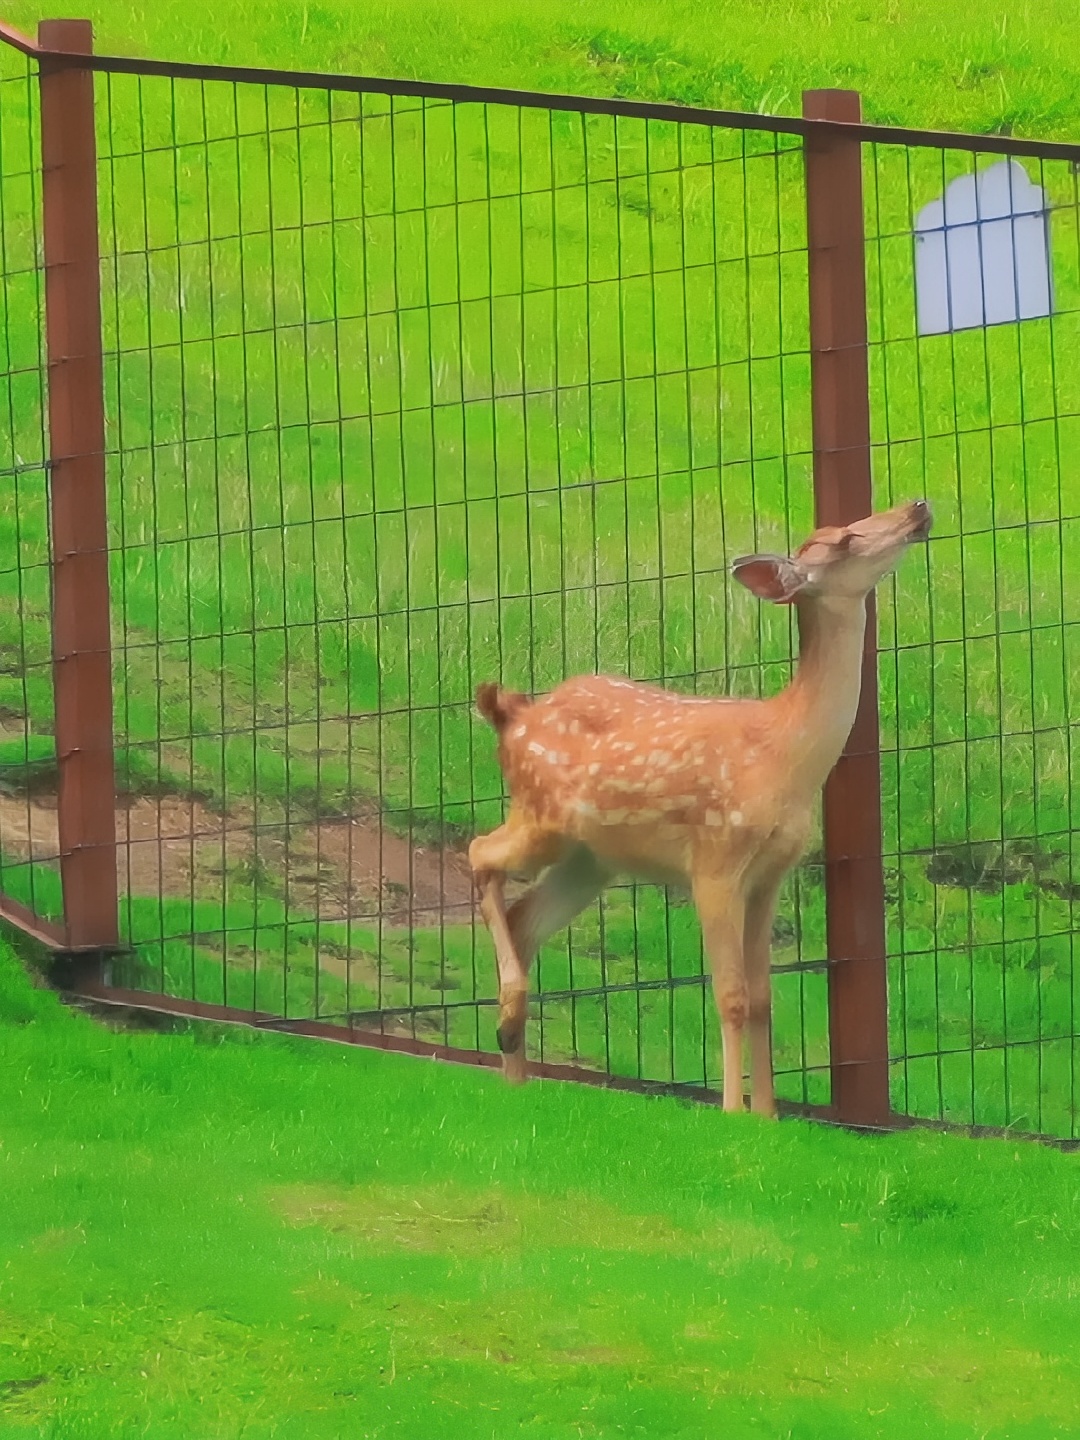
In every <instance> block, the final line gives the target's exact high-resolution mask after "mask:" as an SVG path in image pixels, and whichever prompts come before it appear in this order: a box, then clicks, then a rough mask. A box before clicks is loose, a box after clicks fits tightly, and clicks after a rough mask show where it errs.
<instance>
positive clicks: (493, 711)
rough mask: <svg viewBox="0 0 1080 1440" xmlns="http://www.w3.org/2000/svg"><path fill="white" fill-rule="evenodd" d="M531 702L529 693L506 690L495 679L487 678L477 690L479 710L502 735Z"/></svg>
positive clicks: (477, 706)
mask: <svg viewBox="0 0 1080 1440" xmlns="http://www.w3.org/2000/svg"><path fill="white" fill-rule="evenodd" d="M529 703H530V701H529V697H528V696H527V695H522V694H521V692H520V691H518V690H504V689H503V688H502V686H501V685H496V683H495V682H494V681H493V680H485V682H484V683H483V685H479V686H478V687H477V690H476V708H477V710H479V711H480V714H481V715H482V716H483V717H484V719H485V720H486V721H487V722H488V724H489V725H492V726H494V728H495V730H496V731H497V732H498V733H499V734H500V735H501V734H502V732H503V731H504V730H505V729H506V727H507V726H508V725H509V724H510V723H511V722H512V721H513V719H514V717H515V716H516V715H517V714H518V713H519V711H521V710H524V709H525V708H526V706H527V705H528V704H529Z"/></svg>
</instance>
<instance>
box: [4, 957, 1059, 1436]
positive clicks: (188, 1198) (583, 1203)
mask: <svg viewBox="0 0 1080 1440" xmlns="http://www.w3.org/2000/svg"><path fill="white" fill-rule="evenodd" d="M0 1115H2V1116H3V1120H2V1126H0V1194H2V1196H3V1203H2V1205H0V1435H2V1436H3V1437H5V1440H7V1437H13V1440H14V1437H26V1440H29V1437H41V1440H45V1437H50V1440H74V1437H79V1440H99V1437H103V1436H106V1435H108V1436H118V1437H119V1436H125V1437H126V1436H129V1435H130V1436H135V1435H139V1436H148V1437H183V1440H211V1437H212V1440H226V1437H229V1440H231V1437H240V1436H243V1437H244V1440H258V1437H263V1436H267V1437H269V1436H275V1437H286V1436H288V1437H298V1440H319V1437H328V1440H338V1437H344V1436H350V1437H352V1436H356V1437H360V1436H363V1437H372V1440H373V1437H381V1436H400V1437H406V1436H407V1437H415V1440H430V1437H440V1440H442V1437H458V1436H460V1437H462V1440H483V1437H488V1436H502V1435H504V1434H514V1435H522V1436H527V1437H535V1440H563V1437H565V1440H579V1437H597V1440H600V1437H603V1440H609V1437H615V1436H640V1437H648V1440H656V1437H664V1436H682V1437H687V1440H691V1437H692V1440H698V1437H701V1436H705V1435H722V1436H724V1437H732V1440H735V1437H739V1440H741V1437H744V1436H746V1437H750V1436H753V1437H763V1436H768V1437H770V1440H773V1437H776V1440H779V1437H793V1440H809V1437H821V1440H848V1437H850V1440H856V1437H858V1440H874V1437H897V1440H911V1437H917V1436H932V1437H934V1440H953V1437H955V1440H961V1437H963V1440H968V1437H971V1440H976V1437H978V1440H1006V1437H1008V1440H1019V1437H1025V1440H1062V1437H1066V1436H1074V1435H1078V1434H1080V1420H1078V1419H1077V1403H1076V1400H1077V1395H1078V1393H1080V1341H1078V1339H1077V1336H1078V1333H1080V1325H1078V1321H1080V1299H1078V1282H1077V1269H1076V1255H1077V1253H1078V1252H1077V1247H1078V1244H1080V1199H1078V1191H1077V1169H1076V1167H1077V1160H1076V1157H1075V1156H1073V1155H1066V1154H1061V1153H1058V1152H1057V1151H1054V1150H1049V1149H1043V1148H1040V1147H1037V1146H1035V1145H1032V1144H1025V1143H1022V1142H1016V1143H1011V1142H1008V1141H984V1142H974V1141H968V1140H965V1139H960V1138H956V1137H952V1136H943V1135H938V1134H932V1133H921V1134H915V1133H909V1134H905V1135H895V1136H890V1137H885V1138H860V1137H856V1136H853V1135H850V1134H845V1133H842V1132H837V1131H831V1130H828V1129H825V1128H818V1127H813V1126H811V1125H808V1124H804V1123H796V1122H781V1123H780V1124H769V1123H764V1122H761V1121H759V1120H757V1119H756V1118H753V1117H749V1116H747V1117H725V1116H724V1115H723V1114H721V1113H718V1112H716V1111H714V1110H712V1109H704V1108H695V1107H693V1106H686V1105H680V1104H677V1103H675V1102H672V1101H667V1100H649V1099H643V1098H638V1097H634V1096H627V1095H619V1094H614V1093H607V1092H601V1091H594V1090H591V1089H585V1088H583V1087H576V1086H566V1085H559V1084H555V1083H544V1084H533V1085H531V1086H529V1087H527V1088H525V1089H524V1090H522V1091H511V1090H508V1089H505V1088H504V1087H503V1085H502V1084H501V1082H500V1080H499V1078H498V1077H497V1076H496V1075H493V1074H488V1073H478V1072H475V1071H472V1070H464V1069H456V1068H451V1067H447V1066H443V1065H439V1064H436V1063H431V1062H427V1061H419V1060H413V1059H407V1058H403V1057H396V1056H392V1055H382V1054H374V1053H370V1052H364V1051H350V1050H348V1049H346V1048H345V1047H341V1048H338V1047H336V1046H331V1045H320V1044H317V1043H313V1042H297V1041H292V1040H289V1039H286V1038H282V1037H278V1036H270V1035H252V1034H251V1033H250V1032H247V1031H241V1030H236V1031H230V1032H225V1031H221V1030H216V1029H201V1028H200V1029H194V1030H190V1031H181V1032H177V1033H146V1032H125V1031H122V1030H116V1029H110V1028H106V1027H104V1026H103V1025H101V1024H100V1023H99V1022H97V1021H95V1020H92V1019H90V1018H88V1017H86V1016H83V1015H79V1014H72V1013H70V1012H68V1011H66V1010H65V1009H64V1008H63V1007H62V1006H61V1005H60V1004H59V1003H58V1001H57V1000H56V999H55V997H54V996H53V995H51V994H50V993H48V992H46V991H43V990H41V989H40V988H32V987H31V986H30V984H29V983H28V981H27V979H26V973H25V971H24V969H23V968H22V965H21V962H20V961H19V960H18V959H16V957H15V956H14V955H13V954H12V953H11V952H10V951H9V950H7V949H4V950H3V951H2V952H0Z"/></svg>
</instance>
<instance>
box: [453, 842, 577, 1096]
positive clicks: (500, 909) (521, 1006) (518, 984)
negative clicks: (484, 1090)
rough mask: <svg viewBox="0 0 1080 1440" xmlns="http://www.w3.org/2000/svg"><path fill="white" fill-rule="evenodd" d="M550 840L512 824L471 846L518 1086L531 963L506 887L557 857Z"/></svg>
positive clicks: (501, 1038)
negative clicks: (521, 946) (513, 922)
mask: <svg viewBox="0 0 1080 1440" xmlns="http://www.w3.org/2000/svg"><path fill="white" fill-rule="evenodd" d="M558 849H559V847H558V846H557V845H553V839H552V837H551V836H548V835H545V834H544V833H543V832H542V831H539V830H537V829H535V828H534V827H532V826H530V825H528V824H524V823H516V824H515V823H514V822H513V821H512V820H511V821H507V823H506V824H505V825H500V826H499V828H498V829H497V830H493V831H492V832H491V834H490V835H481V836H479V837H478V838H477V839H476V840H474V841H473V842H472V844H471V845H470V846H469V864H470V865H471V866H472V871H473V879H474V881H475V883H476V888H477V890H478V891H479V893H480V913H481V914H482V915H483V917H484V922H485V924H486V925H487V927H488V929H489V930H490V931H491V938H492V940H493V942H494V944H495V962H496V964H497V966H498V971H499V1028H498V1030H497V1031H496V1039H497V1040H498V1044H499V1049H500V1050H501V1051H502V1057H503V1075H504V1077H505V1078H506V1079H507V1080H509V1081H511V1082H512V1083H514V1084H520V1083H521V1082H522V1081H523V1080H524V1079H525V1078H526V1063H525V1022H526V1018H527V1011H528V996H529V977H528V964H527V962H526V961H524V960H523V959H522V957H521V955H520V953H519V951H518V947H517V945H516V944H515V941H514V936H513V932H512V931H511V928H510V924H509V922H508V920H507V914H506V901H505V898H504V893H503V892H504V887H505V883H506V875H507V873H511V874H521V873H524V874H536V872H537V871H538V870H541V869H543V867H544V866H545V865H548V864H550V863H551V862H552V861H553V860H554V859H556V858H557V857H558Z"/></svg>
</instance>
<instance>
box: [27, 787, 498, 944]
mask: <svg viewBox="0 0 1080 1440" xmlns="http://www.w3.org/2000/svg"><path fill="white" fill-rule="evenodd" d="M116 835H117V842H118V857H117V864H118V868H119V879H120V890H121V893H123V894H130V895H162V896H166V897H172V898H175V897H184V898H188V897H191V896H192V895H195V896H197V897H200V898H206V899H211V898H216V897H218V896H220V895H221V894H222V892H223V889H224V887H225V885H226V883H227V881H230V880H231V882H232V883H233V884H234V885H236V884H239V885H243V886H245V887H250V886H252V885H253V884H255V883H258V885H259V887H260V888H262V889H263V890H264V893H266V892H269V893H272V894H275V895H278V896H279V897H280V898H281V899H282V900H283V901H285V902H287V904H288V907H289V909H290V911H291V912H293V913H294V914H295V915H296V917H297V918H298V919H299V918H303V917H305V916H312V917H314V916H315V915H318V916H319V917H320V918H321V919H325V920H335V919H344V918H345V917H346V916H348V915H351V916H352V917H353V918H354V919H362V920H364V919H366V920H369V921H375V920H377V919H378V918H379V916H380V913H381V917H382V920H383V921H384V923H386V924H391V925H409V924H411V925H437V924H439V923H440V921H441V920H442V921H446V922H451V923H459V924H460V923H464V922H467V921H468V920H469V919H470V918H471V916H472V911H473V889H472V880H471V877H470V873H469V867H468V863H467V861H466V859H465V856H464V855H463V854H462V853H461V852H459V851H456V850H451V849H442V848H439V847H438V846H426V845H413V844H411V843H410V842H409V840H408V839H407V838H405V837H404V836H401V835H398V834H395V833H394V832H393V831H391V830H390V829H389V828H387V827H386V826H385V825H384V824H383V823H382V822H381V820H380V818H379V817H378V816H375V817H357V818H353V819H351V820H322V821H319V822H317V823H303V824H289V825H286V824H284V823H281V824H270V825H266V824H262V823H261V822H260V824H259V825H258V827H256V825H255V822H254V817H253V815H252V814H251V813H250V812H248V813H246V814H242V813H233V814H229V815H224V816H223V815H218V814H215V813H214V812H213V811H212V810H209V809H208V808H207V807H206V806H205V805H204V804H202V803H201V802H200V801H199V800H195V799H185V798H183V797H181V796H177V795H164V796H161V797H155V798H148V797H146V796H137V797H131V798H130V799H127V800H125V801H124V802H122V803H120V804H118V806H117V810H116ZM58 848H59V843H58V838H57V823H56V800H55V797H53V796H48V795H36V796H26V795H3V794H0V850H2V851H3V854H4V855H5V857H6V858H7V859H8V860H9V861H11V860H19V859H23V860H25V859H29V858H33V859H35V860H55V859H56V857H57V853H58Z"/></svg>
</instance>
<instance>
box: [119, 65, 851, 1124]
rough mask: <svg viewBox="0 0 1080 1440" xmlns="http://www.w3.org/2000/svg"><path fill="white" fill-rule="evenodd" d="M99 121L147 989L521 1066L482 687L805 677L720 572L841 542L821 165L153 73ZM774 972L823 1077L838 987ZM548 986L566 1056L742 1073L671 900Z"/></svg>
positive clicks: (607, 911)
mask: <svg viewBox="0 0 1080 1440" xmlns="http://www.w3.org/2000/svg"><path fill="white" fill-rule="evenodd" d="M101 110H102V116H103V119H102V132H101V135H100V137H99V153H100V172H101V181H102V186H101V188H102V217H103V236H104V239H103V265H104V277H105V291H104V312H105V337H106V369H107V376H108V392H109V413H110V419H111V423H112V428H111V441H110V455H109V464H110V487H111V505H110V511H111V515H112V517H113V524H114V533H113V539H112V553H113V575H114V596H115V605H116V609H115V617H116V624H117V634H116V646H117V662H118V663H117V667H116V673H117V679H118V689H117V728H118V734H120V735H121V736H123V737H125V739H126V747H127V748H126V751H125V757H126V765H127V772H126V773H127V777H128V778H127V780H126V783H125V788H126V789H127V791H128V792H129V793H130V794H131V795H132V796H133V797H135V798H134V799H133V802H132V804H131V805H130V807H129V808H128V809H127V811H126V814H124V815H123V816H121V817H120V824H121V828H122V830H124V831H125V833H126V836H127V843H126V848H125V850H124V858H123V860H122V865H125V864H126V866H127V869H128V875H127V876H126V877H125V884H124V889H125V890H126V892H127V895H128V897H129V898H128V900H127V902H126V906H127V913H128V926H129V933H130V934H131V935H132V937H133V938H135V937H138V940H139V946H138V960H137V962H136V966H137V968H136V976H137V978H138V980H139V982H140V983H141V984H143V985H146V984H149V983H151V981H152V983H153V986H154V988H160V989H162V990H166V991H170V992H177V991H179V992H181V993H185V994H188V995H190V996H192V997H193V998H199V999H203V1000H213V1001H214V1002H216V1003H233V1004H245V1005H254V1006H255V1007H256V1008H258V1009H261V1010H265V1011H271V1012H278V1013H281V1014H283V1015H286V1016H289V1017H293V1018H316V1017H318V1018H329V1019H334V1020H338V1021H342V1022H344V1021H346V1020H347V1019H348V1018H349V1017H350V1016H351V1017H353V1019H354V1020H357V1021H358V1022H361V1023H363V1024H364V1025H365V1026H372V1025H375V1026H384V1027H386V1028H387V1029H388V1030H390V1031H391V1032H395V1031H397V1032H400V1031H405V1032H407V1033H410V1034H413V1035H419V1036H422V1037H426V1038H438V1039H440V1040H442V1041H444V1042H445V1043H448V1044H456V1045H458V1046H463V1047H465V1048H490V1047H491V1045H492V1043H493V1033H492V1032H493V1022H492V1020H491V1018H490V1017H489V1016H487V1015H486V1014H485V1007H486V1006H488V1005H490V1004H491V1003H492V1001H493V998H494V971H493V966H492V965H491V963H490V960H489V957H488V954H487V943H486V938H485V937H483V936H482V935H481V937H480V938H479V941H478V937H477V933H476V930H475V926H474V919H473V906H472V887H471V880H470V877H469V875H468V871H467V867H466V865H465V862H464V858H463V853H462V849H463V844H464V842H465V840H466V838H467V836H469V835H470V834H471V833H472V832H474V831H475V830H476V829H478V828H480V829H482V828H485V827H490V826H491V825H492V824H494V823H497V820H498V818H499V816H500V813H501V806H502V786H501V779H500V776H499V774H498V771H497V767H496V764H495V757H494V746H493V744H492V742H491V739H490V736H489V735H488V734H487V732H486V731H485V730H483V729H481V728H480V727H479V726H478V723H477V720H476V717H475V714H474V710H473V699H472V696H473V691H474V689H475V685H476V683H477V682H478V681H479V680H482V679H485V678H490V677H492V676H501V677H502V678H504V679H505V680H507V682H509V683H517V684H520V685H521V686H523V687H524V688H526V689H528V690H530V691H537V690H543V689H545V688H547V687H549V686H551V685H552V684H554V683H556V682H557V681H558V679H559V678H561V677H562V676H563V675H565V674H568V673H573V672H574V671H578V670H595V669H601V670H602V669H614V670H616V671H619V672H622V671H626V672H628V673H631V674H635V675H638V676H640V677H641V678H648V679H659V680H664V681H671V682H673V683H677V684H681V685H683V686H684V687H687V688H691V689H694V688H697V689H699V690H700V691H701V692H703V693H714V692H716V691H719V690H726V689H727V687H728V686H729V685H733V686H735V688H736V689H738V690H742V691H744V692H747V691H748V692H754V693H756V692H757V691H758V690H759V689H760V688H761V686H762V685H764V686H766V687H772V686H775V684H776V683H778V681H779V679H780V677H782V676H785V675H786V673H787V668H788V662H789V657H790V633H789V626H788V623H787V619H786V617H780V618H779V623H777V622H776V621H775V620H774V619H773V617H768V616H765V615H763V614H760V613H755V612H754V611H752V610H751V607H750V606H749V605H742V604H740V603H737V602H735V600H734V597H732V596H731V595H730V594H729V592H728V588H727V582H726V578H725V573H724V563H725V557H726V556H728V555H729V554H730V553H731V547H732V546H735V547H737V548H741V549H744V550H745V549H747V548H754V547H756V546H757V545H758V544H759V543H760V544H765V543H772V544H777V545H782V546H785V547H786V546H787V545H788V543H789V540H790V535H789V525H790V524H791V523H794V524H795V525H796V526H797V527H799V528H803V529H808V528H809V527H810V525H811V523H812V520H811V515H812V504H813V501H812V487H811V485H810V480H809V477H810V465H811V455H810V434H809V389H808V378H807V377H808V368H807V351H808V343H807V335H806V304H805V290H806V280H805V268H806V259H805V233H804V231H805V224H804V221H803V219H802V216H801V213H800V204H801V189H800V184H799V179H798V170H799V166H800V165H801V154H800V150H799V147H798V146H797V144H795V143H794V142H792V141H791V140H788V139H785V138H784V137H775V136H770V135H754V134H752V133H751V134H740V133H737V132H724V131H717V130H714V129H709V128H705V127H688V126H675V125H663V124H658V123H656V122H648V121H632V120H629V121H628V120H626V119H623V118H619V117H614V116H611V117H606V116H597V117H593V116H582V115H577V114H567V113H559V112H557V111H546V112H545V111H542V110H534V111H524V110H520V109H515V108H512V107H508V106H496V105H490V104H477V105H472V106H468V105H461V104H457V105H455V104H450V103H448V102H445V101H426V100H423V99H417V98H412V97H394V96H389V97H386V96H380V95H348V96H342V95H337V94H327V93H320V92H318V91H315V92H312V91H300V90H296V89H293V88H289V87H284V86H273V87H272V86H246V85H221V84H218V83H212V82H211V83H208V82H200V83H196V84H184V83H178V82H176V81H174V80H167V79H162V80H152V79H146V78H143V77H139V78H129V77H117V76H107V77H105V80H104V84H103V95H102V99H101ZM770 621H772V622H773V623H771V624H770ZM122 768H123V767H122ZM125 827H126V828H125ZM140 870H141V871H142V872H143V873H142V875H140V874H139V871H140ZM801 884H802V887H803V889H804V890H805V891H807V899H806V902H805V903H803V904H802V905H800V906H796V905H795V904H794V896H792V900H791V903H789V906H788V910H787V915H786V928H785V930H784V933H783V937H782V938H783V941H784V945H783V956H782V959H783V961H784V962H786V963H787V965H797V964H798V963H799V960H800V958H801V944H800V940H801V929H806V928H809V927H812V926H813V923H814V919H813V916H814V902H813V900H812V899H811V898H810V897H811V895H812V894H813V893H814V884H813V880H812V878H811V877H810V876H809V875H807V876H805V877H803V879H802V881H801ZM818 889H820V887H818ZM817 909H818V912H820V894H819V893H818V896H817ZM818 930H819V931H820V923H819V925H818ZM812 933H813V932H812V930H811V934H812ZM193 937H195V938H193ZM810 953H811V955H813V954H815V952H814V949H813V944H812V942H811V950H810ZM817 958H820V941H819V942H818V950H817ZM778 985H779V988H780V991H781V1000H780V1004H781V1014H782V1016H783V1021H782V1023H781V1025H780V1027H779V1045H780V1052H781V1056H782V1062H781V1063H782V1067H783V1068H784V1069H786V1070H788V1071H790V1077H789V1084H791V1085H792V1086H793V1088H794V1090H795V1091H796V1094H797V1097H798V1098H805V1096H806V1093H807V1091H808V1090H809V1089H810V1087H811V1086H812V1083H813V1082H812V1080H811V1079H810V1078H809V1076H810V1075H811V1072H812V1068H813V1067H814V1066H815V1065H816V1066H821V1065H823V1064H825V1063H826V1062H827V1051H826V1050H824V1049H823V1043H824V1028H825V1027H824V989H823V985H824V980H823V976H822V975H820V974H807V973H805V972H801V971H794V972H792V973H790V974H789V973H785V972H782V974H781V977H780V978H779V980H778ZM537 989H538V1002H537V1003H538V1008H539V1012H540V1017H541V1024H540V1025H539V1027H538V1030H537V1043H538V1046H539V1055H540V1058H543V1059H548V1060H571V1059H572V1060H575V1061H578V1062H581V1063H585V1064H589V1065H594V1066H599V1067H602V1068H604V1069H610V1070H614V1071H616V1072H617V1073H623V1074H627V1073H629V1074H633V1075H637V1076H641V1077H643V1078H649V1079H666V1080H682V1081H686V1082H694V1083H698V1084H701V1083H704V1082H706V1081H707V1080H711V1079H713V1078H715V1061H714V1059H713V1052H714V1049H715V1045H714V1039H715V1037H714V1036H713V1034H712V1017H711V1011H712V1002H711V998H710V997H709V995H708V994H707V992H706V988H705V984H704V978H703V973H702V966H701V947H700V942H699V940H698V937H697V932H696V924H695V922H694V920H693V917H692V911H691V910H690V908H689V907H688V905H686V904H683V903H680V902H679V901H678V900H677V899H675V898H674V897H667V896H665V895H663V894H660V893H656V892H652V891H647V890H645V889H640V890H639V889H635V888H632V887H631V888H624V889H621V890H618V891H616V892H614V893H613V894H612V895H611V896H610V898H609V899H608V900H607V901H605V903H604V905H603V908H602V909H597V910H595V911H594V912H593V913H592V914H591V915H590V916H589V917H588V918H587V919H585V920H584V921H583V922H581V923H580V924H579V925H578V926H576V927H575V929H574V931H573V932H572V933H571V935H570V937H569V939H568V940H566V941H563V942H560V943H558V944H555V945H553V946H549V947H547V949H546V950H545V951H544V953H543V954H542V955H541V957H540V960H539V963H538V970H537ZM808 1008H809V1013H810V1017H811V1018H810V1020H809V1023H807V1022H806V1020H805V1019H804V1015H805V1014H806V1012H807V1009H808ZM819 1098H824V1095H823V1094H822V1093H821V1092H820V1087H819Z"/></svg>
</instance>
